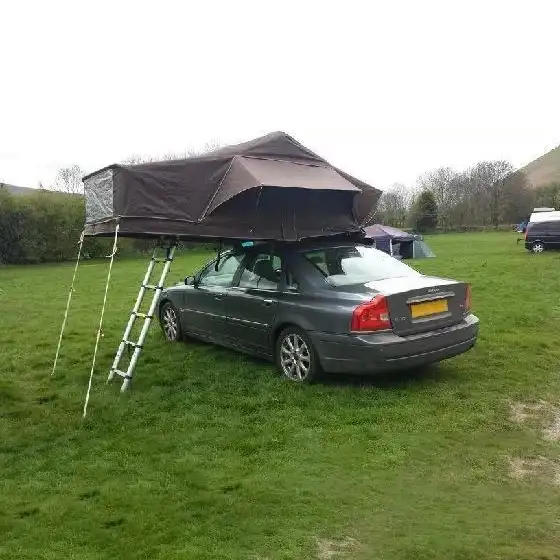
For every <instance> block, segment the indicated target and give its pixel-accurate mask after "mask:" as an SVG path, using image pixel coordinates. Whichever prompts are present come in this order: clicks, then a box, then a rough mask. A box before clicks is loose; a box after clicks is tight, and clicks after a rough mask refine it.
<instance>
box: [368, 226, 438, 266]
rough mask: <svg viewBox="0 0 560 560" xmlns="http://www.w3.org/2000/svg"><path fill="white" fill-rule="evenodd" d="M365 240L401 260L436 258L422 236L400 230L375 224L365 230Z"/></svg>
mask: <svg viewBox="0 0 560 560" xmlns="http://www.w3.org/2000/svg"><path fill="white" fill-rule="evenodd" d="M364 231H365V234H366V235H365V239H366V240H368V241H369V242H370V243H373V244H375V248H376V249H379V250H380V251H383V252H385V253H389V254H390V255H393V256H395V257H397V258H400V259H422V258H427V257H435V254H434V252H433V251H432V250H431V249H430V248H429V247H428V245H427V244H426V242H425V241H424V240H423V239H422V236H421V235H417V234H413V233H408V232H406V231H402V230H400V229H397V228H394V227H391V226H384V225H381V224H374V225H372V226H368V227H366V228H365V229H364Z"/></svg>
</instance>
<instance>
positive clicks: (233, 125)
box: [0, 0, 560, 188]
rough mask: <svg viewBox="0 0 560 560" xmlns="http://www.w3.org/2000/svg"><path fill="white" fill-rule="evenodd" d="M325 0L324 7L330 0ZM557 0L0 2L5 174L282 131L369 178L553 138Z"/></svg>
mask: <svg viewBox="0 0 560 560" xmlns="http://www.w3.org/2000/svg"><path fill="white" fill-rule="evenodd" d="M327 6H329V7H327ZM559 16H560V8H558V7H555V2H554V1H550V2H543V1H537V0H531V1H526V0H517V1H509V2H505V1H503V2H502V1H498V0H495V1H493V0H486V1H485V2H482V1H480V2H479V1H474V0H469V1H468V2H458V1H452V0H447V1H441V2H436V1H430V0H422V1H406V2H404V1H397V0H389V1H383V2H377V1H373V0H370V1H363V2H356V1H352V0H344V1H337V2H335V1H334V0H333V1H332V5H330V4H329V2H327V1H322V2H315V1H311V0H299V1H297V2H293V1H289V0H283V1H282V2H274V3H272V2H266V1H263V0H260V1H255V2H248V1H243V0H237V1H235V2H232V1H227V0H224V1H219V2H218V1H211V0H200V1H195V2H193V1H191V2H189V1H182V2H170V1H165V0H159V1H151V2H143V1H139V0H134V1H124V0H122V1H120V0H112V1H111V2H105V1H101V0H95V1H91V2H89V1H85V0H82V1H73V2H62V1H56V0H50V1H49V2H45V1H36V2H30V1H25V0H18V1H17V2H8V1H2V2H0V48H1V51H0V52H1V54H0V181H4V182H9V183H14V184H17V185H23V186H37V184H38V182H39V181H43V182H44V183H45V184H49V183H50V182H51V181H52V179H53V177H54V174H55V172H56V170H57V168H59V167H61V166H66V165H70V164H73V163H77V164H79V165H80V166H81V167H82V169H84V171H87V172H90V171H93V170H95V169H96V168H98V167H102V166H104V165H107V164H109V163H113V162H116V161H120V160H122V159H124V158H125V157H127V156H129V155H131V154H133V153H137V154H163V153H165V152H170V151H182V150H185V149H188V148H196V147H200V146H202V145H203V144H204V143H205V142H208V141H211V140H218V141H220V142H222V143H232V142H237V141H242V140H248V139H250V138H253V137H255V136H259V135H261V134H264V133H267V132H270V131H272V130H284V131H286V132H288V133H290V134H292V135H293V136H295V137H296V138H297V139H298V140H299V141H300V142H302V143H303V144H306V145H307V146H308V147H310V148H311V149H313V150H314V151H316V152H318V153H320V154H321V155H322V156H324V157H326V158H327V159H329V160H330V161H331V162H332V163H333V164H335V165H338V166H340V167H343V168H344V169H345V170H346V171H348V172H349V173H352V174H354V175H356V176H358V177H360V178H362V179H364V180H366V181H368V182H370V183H372V184H374V185H376V186H379V187H381V188H386V187H387V186H388V185H389V184H391V183H394V182H402V183H405V184H413V183H414V182H415V180H416V177H417V176H418V175H419V174H420V173H422V172H424V171H426V170H429V169H431V168H434V167H437V166H441V165H450V166H452V167H456V168H462V167H466V166H468V165H470V164H472V163H475V162H476V161H478V160H480V159H507V160H509V161H511V162H512V163H513V164H514V165H516V166H520V165H523V164H525V163H527V162H529V161H531V160H532V159H534V158H535V157H538V156H539V155H541V154H542V153H544V152H546V151H548V150H550V149H552V148H554V147H555V146H557V145H559V144H560V102H559V91H560V88H559V86H560V72H559V71H558V65H559V61H560V57H559V53H560V47H559V46H558V45H559V43H558V21H559Z"/></svg>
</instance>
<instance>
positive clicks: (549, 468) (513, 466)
mask: <svg viewBox="0 0 560 560" xmlns="http://www.w3.org/2000/svg"><path fill="white" fill-rule="evenodd" d="M509 466H510V473H509V474H510V476H511V477H512V478H515V479H517V480H527V479H533V480H546V481H547V482H549V483H550V484H554V485H555V486H560V463H559V462H558V461H553V460H552V459H547V458H546V457H543V456H539V457H536V458H532V459H528V458H521V457H510V459H509Z"/></svg>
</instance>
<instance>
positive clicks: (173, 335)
mask: <svg viewBox="0 0 560 560" xmlns="http://www.w3.org/2000/svg"><path fill="white" fill-rule="evenodd" d="M159 322H160V325H161V330H162V331H163V336H165V338H166V340H168V341H169V342H179V341H180V340H181V339H182V338H183V331H182V329H181V321H180V319H179V312H178V311H177V308H176V307H175V306H174V305H173V304H172V303H171V302H170V301H166V302H165V303H164V304H163V306H162V308H161V311H160V314H159Z"/></svg>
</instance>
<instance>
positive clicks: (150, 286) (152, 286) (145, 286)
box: [142, 284, 163, 290]
mask: <svg viewBox="0 0 560 560" xmlns="http://www.w3.org/2000/svg"><path fill="white" fill-rule="evenodd" d="M142 287H143V288H146V290H163V286H155V285H154V284H144V285H143V286H142Z"/></svg>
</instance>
